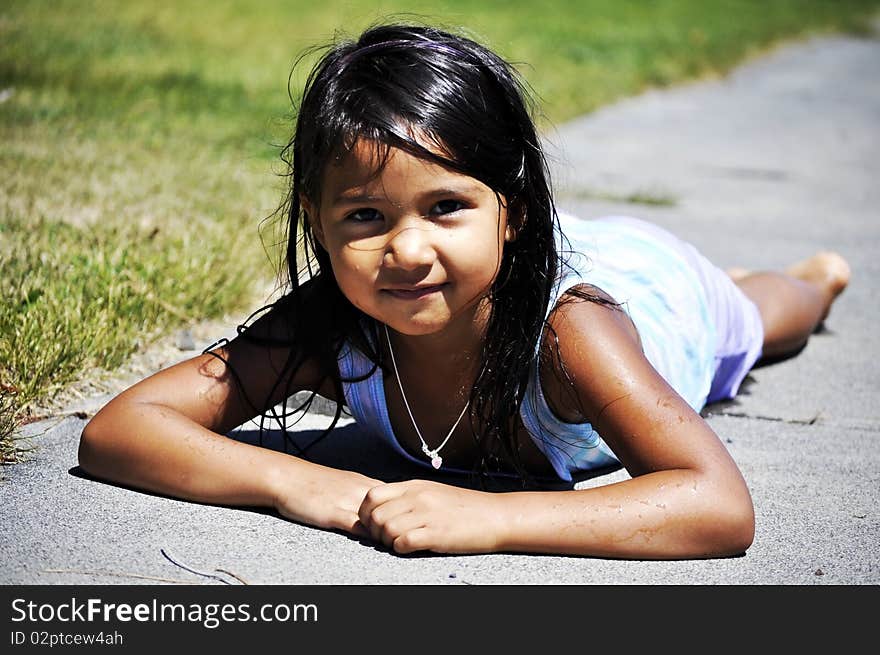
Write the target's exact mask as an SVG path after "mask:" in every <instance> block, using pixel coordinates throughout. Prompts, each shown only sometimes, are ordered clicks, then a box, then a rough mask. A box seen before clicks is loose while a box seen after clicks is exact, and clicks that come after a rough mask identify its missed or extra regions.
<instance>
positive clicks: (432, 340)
mask: <svg viewBox="0 0 880 655" xmlns="http://www.w3.org/2000/svg"><path fill="white" fill-rule="evenodd" d="M487 321H488V311H486V310H477V311H476V312H475V315H474V317H473V318H472V319H469V320H459V321H454V322H452V323H451V324H450V325H449V326H447V327H446V328H445V329H444V330H442V331H441V332H435V333H433V334H420V335H409V334H402V333H400V332H396V331H395V330H394V329H393V328H388V330H389V334H390V337H391V341H392V344H393V347H394V352H395V354H396V355H397V357H398V361H400V360H402V359H403V360H406V362H407V363H408V364H409V365H410V366H412V365H416V366H421V365H424V366H425V367H426V368H425V369H424V370H433V371H437V370H438V367H439V368H440V369H441V370H442V368H444V366H446V365H448V366H449V367H451V368H454V369H455V370H456V371H457V372H458V373H459V374H461V373H462V372H463V370H462V369H463V367H468V366H471V367H474V368H475V367H476V366H477V364H478V363H479V359H480V352H481V350H482V344H483V339H484V338H485V334H486V327H487Z"/></svg>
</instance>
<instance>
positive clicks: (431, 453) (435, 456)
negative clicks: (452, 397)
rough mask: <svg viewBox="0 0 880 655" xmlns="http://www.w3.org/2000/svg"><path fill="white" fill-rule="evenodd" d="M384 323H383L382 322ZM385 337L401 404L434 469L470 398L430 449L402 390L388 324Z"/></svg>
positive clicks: (437, 466) (437, 465)
mask: <svg viewBox="0 0 880 655" xmlns="http://www.w3.org/2000/svg"><path fill="white" fill-rule="evenodd" d="M383 325H384V324H383ZM385 339H386V340H387V341H388V352H389V353H391V365H392V366H393V367H394V377H395V378H397V386H398V387H399V388H400V395H401V397H402V398H403V404H404V405H405V406H406V412H407V414H409V420H410V421H412V425H413V427H414V428H415V430H416V434H417V435H419V441H421V442H422V452H423V453H425V457H427V458H428V459H430V460H431V466H433V467H434V468H435V469H439V468H440V467H441V466H443V458H442V457H440V450H441V449H442V448H443V446H445V445H446V442H447V441H449V437H451V436H452V433H453V432H455V428H457V427H458V424H459V423H461V419H462V417H463V416H464V413H465V412H466V411H467V408H468V405H470V404H471V401H470V398H468V401H467V402H466V403H465V404H464V409H462V410H461V414H459V415H458V419H456V421H455V424H454V425H453V426H452V428H451V429H450V430H449V433H448V434H447V435H446V438H445V439H444V440H443V443H441V444H440V445H439V446H437V447H436V448H434V449H433V450H431V449H430V448H428V444H426V443H425V439H424V438H423V437H422V431H421V430H419V426H418V425H416V420H415V418H413V413H412V410H411V409H410V408H409V401H408V400H407V399H406V392H404V390H403V382H401V381H400V373H398V371H397V361H396V360H395V359H394V348H392V347H391V335H390V334H388V326H387V325H385Z"/></svg>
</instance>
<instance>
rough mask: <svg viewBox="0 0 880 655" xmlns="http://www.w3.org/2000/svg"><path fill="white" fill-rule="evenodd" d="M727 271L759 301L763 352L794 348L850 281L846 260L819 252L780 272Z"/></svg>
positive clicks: (775, 353)
mask: <svg viewBox="0 0 880 655" xmlns="http://www.w3.org/2000/svg"><path fill="white" fill-rule="evenodd" d="M728 274H729V275H730V276H731V278H732V279H733V281H734V282H736V284H737V286H739V287H740V289H742V290H743V292H744V293H745V294H746V296H748V297H749V298H750V299H751V300H752V301H753V302H754V303H755V304H756V305H757V306H758V310H759V311H760V313H761V322H762V323H763V324H764V357H780V356H784V355H787V354H790V353H794V352H797V351H798V350H799V349H800V348H802V347H803V346H804V344H806V342H807V339H809V337H810V335H811V334H812V333H813V332H814V331H815V330H816V328H817V327H819V325H821V323H822V321H823V320H825V317H826V316H828V312H829V310H830V309H831V305H832V303H833V302H834V300H835V299H836V298H837V296H839V295H840V294H841V292H843V290H844V289H845V288H846V285H847V284H848V283H849V278H850V269H849V265H848V264H847V263H846V260H845V259H844V258H843V257H841V256H840V255H838V254H837V253H834V252H820V253H817V254H815V255H813V256H812V257H810V258H808V259H805V260H803V261H801V262H798V263H796V264H794V265H792V266H789V267H788V268H787V269H785V272H784V273H778V272H754V273H753V272H750V271H747V270H745V269H730V270H728Z"/></svg>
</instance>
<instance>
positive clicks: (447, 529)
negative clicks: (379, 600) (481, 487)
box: [358, 480, 503, 553]
mask: <svg viewBox="0 0 880 655" xmlns="http://www.w3.org/2000/svg"><path fill="white" fill-rule="evenodd" d="M500 503H501V496H500V495H499V494H492V493H487V492H483V491H474V490H471V489H461V488H459V487H452V486H449V485H445V484H440V483H438V482H430V481H428V480H408V481H406V482H394V483H390V484H382V485H379V486H377V487H373V488H372V489H370V490H369V491H368V492H367V495H366V498H364V502H363V503H362V504H361V506H360V509H359V510H358V515H359V516H360V522H361V524H363V526H364V527H365V528H366V529H367V530H368V531H369V534H370V535H371V536H372V537H373V539H375V540H376V541H381V542H382V543H383V544H385V545H386V546H387V547H388V548H392V549H393V550H395V551H396V552H398V553H411V552H413V551H417V550H432V551H435V552H438V553H487V552H493V551H496V550H498V544H499V543H500V541H499V540H500V535H501V530H502V528H503V519H502V517H501V512H500Z"/></svg>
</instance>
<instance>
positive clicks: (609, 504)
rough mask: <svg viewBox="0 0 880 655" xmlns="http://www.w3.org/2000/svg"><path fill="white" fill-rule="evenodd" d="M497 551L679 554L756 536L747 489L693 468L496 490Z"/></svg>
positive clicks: (734, 547) (733, 546) (742, 543)
mask: <svg viewBox="0 0 880 655" xmlns="http://www.w3.org/2000/svg"><path fill="white" fill-rule="evenodd" d="M500 495H501V496H502V497H503V499H499V500H501V506H502V508H503V509H502V511H503V512H504V521H503V525H504V526H505V527H504V534H503V535H502V536H501V539H500V540H499V547H500V550H505V551H523V552H544V553H566V554H574V555H591V556H596V557H614V558H617V557H619V558H634V559H679V558H700V557H719V556H727V555H736V554H739V553H742V552H744V551H745V550H746V548H748V547H749V545H750V544H751V542H752V538H753V536H754V513H753V508H752V502H751V498H750V497H749V494H748V490H747V489H745V488H744V487H743V486H742V485H741V484H737V482H736V481H732V482H731V483H730V485H729V486H727V485H725V484H724V483H723V482H720V481H719V480H718V479H717V478H714V479H713V478H712V477H710V476H707V475H704V474H700V473H697V472H694V471H683V470H673V471H660V472H656V473H650V474H647V475H643V476H640V477H637V478H633V479H630V480H626V481H624V482H618V483H616V484H612V485H607V486H602V487H597V488H593V489H584V490H574V491H562V492H559V491H553V492H514V493H508V494H500Z"/></svg>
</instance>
